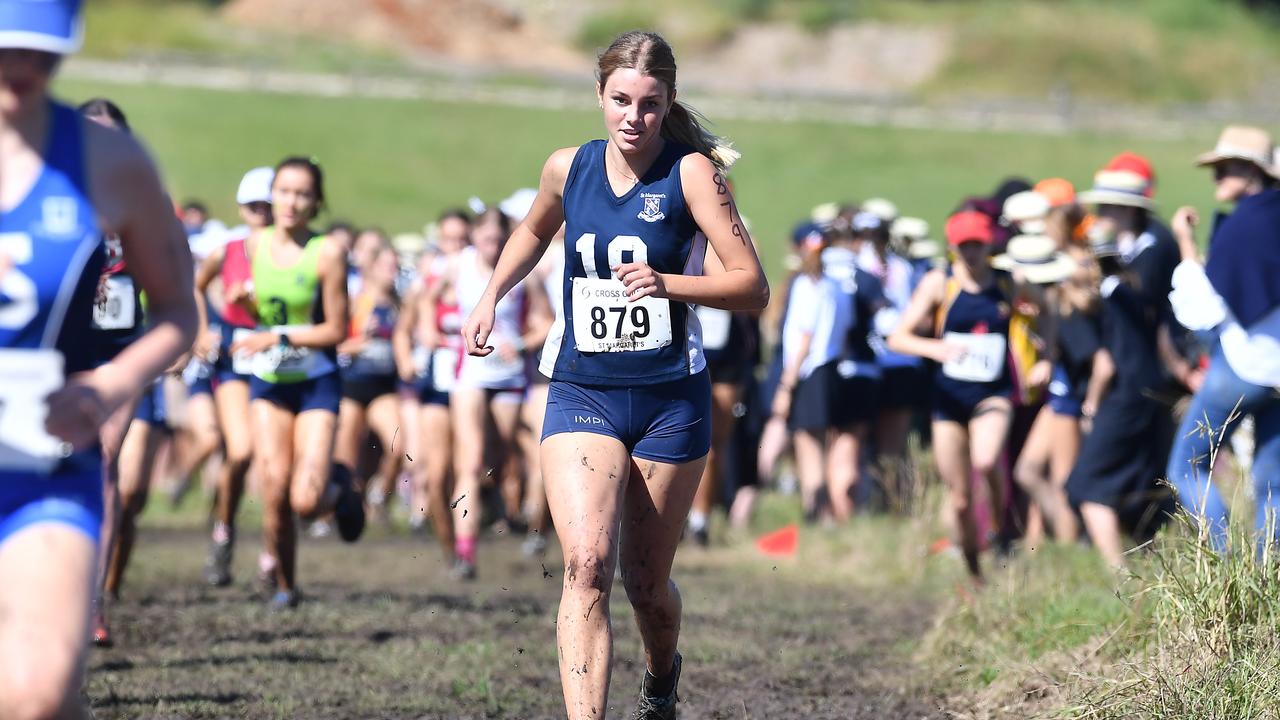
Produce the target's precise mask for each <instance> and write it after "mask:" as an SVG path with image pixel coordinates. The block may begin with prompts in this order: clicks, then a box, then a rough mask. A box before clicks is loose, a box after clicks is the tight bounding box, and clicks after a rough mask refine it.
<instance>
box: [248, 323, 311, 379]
mask: <svg viewBox="0 0 1280 720" xmlns="http://www.w3.org/2000/svg"><path fill="white" fill-rule="evenodd" d="M305 327H307V326H305V325H298V326H281V327H273V328H271V332H282V333H285V334H286V335H287V334H288V333H290V332H294V331H297V330H301V329H303V328H305ZM323 362H324V361H323V360H322V359H321V356H320V354H319V353H317V352H315V351H313V350H312V349H311V348H305V347H297V346H296V345H273V346H271V347H269V348H267V349H266V350H263V351H262V352H260V353H258V354H257V355H254V356H253V374H254V375H257V376H258V377H260V378H262V379H264V380H270V379H271V377H272V376H276V377H279V376H292V377H299V378H304V377H315V376H316V374H317V372H318V371H319V369H320V367H319V366H320V365H321V364H323Z"/></svg>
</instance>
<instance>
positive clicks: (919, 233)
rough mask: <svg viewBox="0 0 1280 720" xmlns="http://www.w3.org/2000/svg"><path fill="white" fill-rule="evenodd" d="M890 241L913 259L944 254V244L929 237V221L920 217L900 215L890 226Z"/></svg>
mask: <svg viewBox="0 0 1280 720" xmlns="http://www.w3.org/2000/svg"><path fill="white" fill-rule="evenodd" d="M889 241H890V242H891V243H892V244H893V245H894V246H895V247H898V248H902V250H903V252H905V253H906V255H907V257H909V258H911V259H912V260H924V259H926V258H933V257H937V256H938V255H941V254H942V244H941V243H939V242H938V241H937V240H934V239H933V238H931V237H929V223H928V222H926V221H924V220H922V219H920V218H918V217H900V218H898V219H897V220H894V221H893V224H892V225H890V226H889Z"/></svg>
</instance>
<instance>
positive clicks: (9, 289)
mask: <svg viewBox="0 0 1280 720" xmlns="http://www.w3.org/2000/svg"><path fill="white" fill-rule="evenodd" d="M79 27H80V19H79V3H78V2H73V1H72V0H61V1H58V2H19V3H9V4H8V5H7V7H6V12H4V13H0V177H3V178H4V179H5V180H4V182H3V183H2V184H0V238H3V239H2V240H0V268H2V271H0V290H2V291H3V293H4V295H5V296H6V297H7V300H8V301H7V302H6V303H5V304H4V306H3V308H2V309H0V365H3V367H4V370H3V372H2V373H0V378H2V379H0V396H3V399H4V404H5V413H4V415H3V419H2V420H0V448H2V449H0V607H2V608H3V612H0V698H4V710H5V711H6V713H12V714H13V715H16V716H20V717H78V716H81V715H82V714H83V708H82V707H81V699H80V689H81V686H82V683H83V672H84V661H85V648H86V647H87V643H86V642H85V638H86V636H87V635H88V632H89V628H88V625H89V615H90V613H89V608H90V602H91V599H92V597H93V594H94V576H95V565H96V562H95V561H96V557H97V542H98V534H99V531H100V528H101V525H102V508H103V480H102V475H103V474H102V452H101V449H100V445H99V437H100V430H101V428H102V426H103V424H104V423H105V422H106V420H107V419H108V418H109V417H111V416H112V414H113V413H115V412H116V411H117V410H118V409H120V408H121V407H123V406H124V405H126V404H127V403H128V402H130V401H131V400H132V399H133V398H136V397H137V396H138V395H139V394H140V393H141V391H142V390H143V388H144V387H146V386H147V385H148V384H149V383H150V382H151V381H152V379H154V378H155V377H156V376H157V375H158V374H159V373H160V372H161V371H162V370H164V369H165V368H166V367H168V366H170V365H171V364H172V363H173V362H174V361H175V360H176V359H177V358H178V357H179V355H181V354H182V352H183V351H184V350H185V349H186V348H187V347H188V346H189V345H190V343H191V340H192V338H193V336H194V330H195V311H194V308H193V307H192V295H191V275H190V273H191V261H190V256H189V254H188V250H187V247H186V242H185V238H184V237H183V235H182V229H181V226H180V225H179V224H178V222H177V221H176V219H175V218H174V215H173V212H172V210H171V206H170V204H169V201H168V199H167V198H166V197H165V193H164V191H163V189H162V187H161V184H160V179H159V177H158V175H157V173H156V170H155V168H154V166H153V165H152V164H151V161H150V159H149V158H148V157H147V155H146V153H145V152H144V151H143V150H142V148H141V147H140V146H139V145H138V143H137V142H136V141H135V140H133V139H132V138H130V137H129V136H128V135H126V134H124V133H120V132H116V131H114V130H109V129H106V128H103V127H100V126H98V125H96V124H94V123H92V122H88V121H85V120H83V119H82V118H81V117H80V115H79V114H78V113H77V112H76V111H75V110H74V109H73V108H70V107H67V106H65V105H62V104H61V103H58V102H56V101H52V100H51V99H50V97H49V95H48V86H49V81H50V79H51V78H52V76H53V73H54V70H55V69H56V68H57V66H58V63H59V61H60V59H61V56H62V55H65V54H69V53H72V52H74V51H75V50H76V49H77V48H78V47H79V41H80V34H79V32H78V29H79ZM110 235H118V236H119V238H120V245H121V249H122V251H123V256H124V259H125V262H127V264H128V267H129V273H130V275H131V277H132V278H133V279H134V280H136V281H137V283H138V285H139V286H140V287H141V288H142V289H143V290H144V291H145V292H146V293H147V295H148V297H149V298H150V311H151V313H150V318H151V324H150V326H149V327H148V329H147V330H146V331H145V332H144V333H143V334H142V335H141V336H140V337H138V338H137V339H136V340H135V341H134V342H133V343H132V344H130V345H129V346H128V347H126V348H124V349H123V350H121V351H120V352H119V354H118V355H117V356H116V357H115V358H114V359H113V360H111V361H110V362H107V363H104V364H101V365H100V366H98V367H97V368H94V367H93V366H94V364H95V360H96V358H97V352H96V350H97V349H96V347H94V346H93V344H92V343H93V340H92V338H93V331H92V327H91V322H92V319H93V315H94V310H93V306H94V302H95V296H96V291H97V286H98V282H99V275H100V272H101V270H102V267H103V259H104V255H103V250H102V247H103V242H102V238H103V237H104V236H110Z"/></svg>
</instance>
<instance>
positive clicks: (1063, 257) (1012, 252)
mask: <svg viewBox="0 0 1280 720" xmlns="http://www.w3.org/2000/svg"><path fill="white" fill-rule="evenodd" d="M991 266H992V267H994V268H996V269H998V270H1008V271H1011V272H1012V271H1015V270H1016V271H1017V272H1018V273H1019V274H1020V275H1022V277H1024V278H1026V281H1027V282H1029V283H1032V284H1035V285H1050V284H1053V283H1056V282H1061V281H1063V280H1065V279H1067V278H1068V277H1070V276H1071V273H1073V272H1075V270H1076V267H1077V264H1076V261H1075V260H1074V259H1072V258H1071V256H1069V255H1067V254H1066V253H1064V252H1061V251H1059V250H1058V244H1057V243H1056V242H1054V241H1053V238H1051V237H1048V236H1045V235H1018V236H1017V237H1015V238H1013V239H1012V240H1010V241H1009V244H1008V246H1007V247H1006V248H1005V251H1004V252H1003V253H1001V254H999V255H997V256H995V257H993V258H991Z"/></svg>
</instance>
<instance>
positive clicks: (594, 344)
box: [573, 278, 671, 353]
mask: <svg viewBox="0 0 1280 720" xmlns="http://www.w3.org/2000/svg"><path fill="white" fill-rule="evenodd" d="M626 293H627V291H626V286H625V285H623V284H622V281H621V280H617V279H615V278H604V279H600V278H574V279H573V338H574V347H576V348H577V349H578V350H579V351H580V352H592V353H598V352H632V351H636V350H657V349H658V348H661V347H666V346H667V345H670V344H671V302H670V301H669V300H667V299H666V298H655V297H653V296H648V297H645V298H642V299H640V300H636V301H635V302H629V301H628V300H627V294H626Z"/></svg>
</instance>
